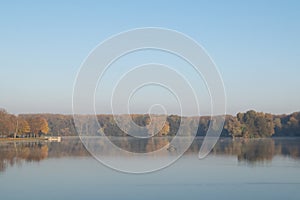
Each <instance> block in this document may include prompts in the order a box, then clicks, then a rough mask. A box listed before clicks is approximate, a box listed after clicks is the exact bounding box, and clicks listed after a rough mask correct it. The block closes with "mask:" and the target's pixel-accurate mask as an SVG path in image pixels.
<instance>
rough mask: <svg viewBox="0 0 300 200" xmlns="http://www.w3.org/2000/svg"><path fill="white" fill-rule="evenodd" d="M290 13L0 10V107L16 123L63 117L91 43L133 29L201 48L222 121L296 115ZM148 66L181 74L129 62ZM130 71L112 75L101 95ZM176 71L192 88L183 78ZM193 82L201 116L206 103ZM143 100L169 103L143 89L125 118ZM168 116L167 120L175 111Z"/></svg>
mask: <svg viewBox="0 0 300 200" xmlns="http://www.w3.org/2000/svg"><path fill="white" fill-rule="evenodd" d="M299 10H300V3H299V1H55V0H54V1H48V2H46V3H44V2H41V1H31V0H28V1H14V0H12V1H1V3H0V28H1V31H0V96H1V98H0V107H2V108H5V109H6V110H7V111H9V112H11V113H15V114H19V113H63V114H70V113H72V92H73V86H74V82H75V79H76V75H77V73H78V71H79V69H80V66H81V64H82V62H83V61H84V60H85V58H86V57H87V56H88V55H89V53H90V52H91V51H92V50H93V49H94V48H95V47H96V46H97V45H98V44H99V43H100V42H102V41H104V40H105V39H107V38H108V37H110V36H112V35H115V34H118V33H119V32H123V31H126V30H130V29H134V28H142V27H162V28H168V29H172V30H176V31H179V32H182V33H184V34H186V35H188V36H190V37H191V38H193V39H194V40H195V41H197V42H198V43H199V44H201V45H202V46H203V47H204V48H205V50H206V51H207V52H208V54H209V55H210V57H211V58H212V59H213V61H214V62H215V64H216V65H217V67H218V69H219V71H220V74H221V76H222V79H223V82H224V86H225V89H226V96H227V113H229V114H236V113H237V112H244V111H246V110H249V109H254V110H257V111H263V112H271V113H275V114H279V113H291V112H294V111H300V93H299V89H300V78H299V74H300V37H299V35H300V12H299ZM138 58H139V59H138ZM150 58H155V59H157V60H160V59H161V60H164V61H166V62H169V63H170V64H174V65H175V68H176V69H179V68H180V67H182V66H183V65H182V66H180V65H179V63H180V62H179V61H178V62H176V58H174V61H170V60H168V58H169V57H168V55H162V56H161V57H160V56H159V55H157V52H150V53H149V52H144V54H137V55H135V56H132V57H131V61H133V60H139V61H143V59H144V61H150V60H151V59H150ZM131 61H128V60H127V61H126V59H125V60H124V61H123V63H122V62H121V63H122V64H120V65H119V66H118V65H116V66H115V67H114V68H112V69H111V72H110V74H111V75H109V73H108V75H107V79H104V80H107V81H106V83H103V84H104V86H103V87H104V90H105V87H106V86H105V84H106V85H109V84H111V83H112V82H113V81H111V82H110V81H109V80H110V78H111V77H114V75H115V76H116V74H119V75H118V76H120V75H121V72H122V70H121V66H122V65H125V64H127V65H128V64H130V63H131ZM183 71H184V72H185V73H186V74H187V77H188V79H193V73H192V72H190V71H189V70H183ZM116 77H117V76H116ZM194 78H195V77H194ZM198 81H199V88H196V90H198V94H199V95H198V97H199V98H200V99H201V100H202V102H205V103H204V104H203V105H202V104H201V107H202V108H201V109H202V110H203V113H204V114H205V113H207V112H209V111H208V107H206V106H205V105H206V104H207V103H208V102H209V98H208V96H207V94H208V93H207V91H205V87H204V86H203V82H201V80H198ZM195 84H197V82H195ZM99 88H101V87H99ZM109 88H110V86H107V87H106V92H108V93H109V92H110V91H111V90H109ZM147 91H148V92H149V93H147ZM102 92H103V91H102ZM105 94H106V93H105V92H104V93H101V91H100V90H99V91H98V95H96V96H97V98H96V99H99V100H97V103H96V104H97V105H98V104H99V105H104V104H102V103H103V102H105V100H103V98H104V97H105ZM147 94H148V95H150V96H155V95H157V97H158V101H159V98H161V100H166V99H169V98H170V99H171V96H172V95H171V96H170V95H169V96H168V94H167V93H166V92H162V91H161V88H160V89H157V90H155V89H154V88H148V90H147V89H146V90H145V91H143V92H140V93H136V95H135V96H136V100H135V101H136V102H135V103H134V105H137V106H136V108H134V109H133V112H137V113H138V112H145V111H147V109H148V107H147V109H145V106H149V101H148V100H149V99H151V98H149V96H148V97H147ZM160 94H161V95H160ZM166 95H167V96H166ZM103 96H104V97H103ZM145 96H146V97H147V98H146V97H145ZM102 97H103V98H102ZM143 97H145V98H143ZM120 101H121V100H120ZM151 102H152V101H151ZM172 102H175V101H174V99H173V100H170V102H168V101H166V102H164V103H166V104H168V105H171V104H172ZM153 103H155V102H153ZM170 109H171V111H170V112H171V113H172V112H176V106H175V105H174V107H173V108H172V106H170ZM172 109H173V110H172ZM102 111H103V112H106V110H102Z"/></svg>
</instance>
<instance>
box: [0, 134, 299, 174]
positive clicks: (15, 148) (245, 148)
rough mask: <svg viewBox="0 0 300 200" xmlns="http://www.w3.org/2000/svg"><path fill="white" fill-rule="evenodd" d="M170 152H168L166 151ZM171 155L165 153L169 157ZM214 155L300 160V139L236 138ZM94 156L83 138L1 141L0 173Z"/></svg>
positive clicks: (147, 142) (129, 145)
mask: <svg viewBox="0 0 300 200" xmlns="http://www.w3.org/2000/svg"><path fill="white" fill-rule="evenodd" d="M111 140H113V143H114V144H117V145H118V146H119V147H120V148H123V149H126V150H127V151H131V152H136V153H145V152H152V151H154V150H157V149H161V148H163V147H166V146H168V145H169V142H170V140H171V138H168V137H157V138H149V139H143V140H142V142H141V141H138V140H134V139H132V138H131V137H115V138H112V139H111ZM93 141H94V142H95V145H98V146H99V149H100V150H101V152H102V153H103V154H105V155H108V156H115V155H116V152H113V151H111V150H110V149H109V148H107V146H106V145H107V144H105V143H104V142H103V139H101V138H96V139H95V138H94V139H93ZM202 142H203V138H196V139H195V140H194V141H193V143H192V145H191V146H190V148H189V149H188V150H187V151H186V153H185V155H187V154H195V155H197V154H198V152H199V149H200V147H201V144H202ZM166 151H167V150H166ZM168 155H169V154H162V156H168ZM211 155H217V156H236V157H237V160H238V161H239V162H246V163H250V164H255V163H261V162H271V161H272V159H273V158H274V157H275V156H282V157H289V158H293V159H296V160H298V159H300V139H298V138H266V139H236V140H232V139H229V138H220V139H219V141H218V143H217V144H216V145H215V147H214V149H213V151H212V152H211ZM80 156H81V157H87V156H90V154H89V153H88V151H87V150H86V149H85V147H84V145H83V144H82V143H81V141H80V139H79V138H64V139H63V140H62V142H44V141H35V142H32V141H31V142H25V141H23V142H13V141H10V142H8V141H2V142H0V172H1V171H5V170H6V169H7V168H8V167H10V166H14V165H22V164H23V163H26V162H40V161H41V160H44V159H47V158H60V157H80Z"/></svg>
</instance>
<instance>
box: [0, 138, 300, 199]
mask: <svg viewBox="0 0 300 200" xmlns="http://www.w3.org/2000/svg"><path fill="white" fill-rule="evenodd" d="M114 143H116V144H118V145H119V146H121V147H126V148H127V150H130V151H134V152H147V151H151V150H153V149H159V148H161V147H162V146H164V145H167V144H168V138H158V139H154V140H153V139H152V140H149V141H143V143H139V144H137V143H135V142H134V141H131V139H128V138H126V139H124V138H123V139H118V138H115V139H114ZM201 143H202V139H201V138H200V139H199V138H198V139H197V140H195V142H194V143H193V144H192V146H191V147H190V148H189V149H188V151H187V152H186V153H185V155H184V156H183V157H181V158H180V159H179V160H178V161H177V162H175V163H174V164H173V165H171V166H170V167H167V168H165V169H163V170H160V171H157V172H154V173H148V174H139V175H137V174H126V173H120V172H117V171H115V170H112V169H110V168H108V167H105V166H103V165H102V164H100V163H99V162H98V161H96V160H95V159H94V158H93V157H91V156H90V155H89V153H88V152H87V151H86V150H85V148H84V146H83V145H82V144H81V141H80V140H79V139H76V138H73V139H72V138H71V139H70V138H69V139H63V140H62V142H60V143H56V142H52V143H46V142H0V193H1V194H0V195H1V199H4V200H7V199H162V198H166V199H192V198H195V199H251V200H253V199H275V200H276V199H283V198H284V199H289V200H290V199H297V200H299V199H300V139H297V138H280V139H255V140H235V141H233V140H231V139H220V140H219V142H218V143H217V145H216V146H215V148H214V149H213V151H212V152H211V154H210V155H209V156H208V157H206V158H205V159H203V160H199V159H198V157H197V155H198V151H199V148H200V145H201ZM102 150H103V153H104V154H106V155H107V156H111V157H116V156H118V155H115V154H114V152H110V151H108V150H106V149H105V146H104V147H103V148H102ZM165 156H167V155H162V156H161V159H164V158H165ZM133 164H134V163H133Z"/></svg>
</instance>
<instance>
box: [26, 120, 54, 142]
mask: <svg viewBox="0 0 300 200" xmlns="http://www.w3.org/2000/svg"><path fill="white" fill-rule="evenodd" d="M26 120H27V121H28V124H29V126H30V129H31V132H32V133H33V135H34V137H36V136H37V135H40V134H41V133H44V134H47V133H48V132H49V127H48V122H47V120H46V119H45V118H43V117H40V116H36V117H28V118H27V119H26Z"/></svg>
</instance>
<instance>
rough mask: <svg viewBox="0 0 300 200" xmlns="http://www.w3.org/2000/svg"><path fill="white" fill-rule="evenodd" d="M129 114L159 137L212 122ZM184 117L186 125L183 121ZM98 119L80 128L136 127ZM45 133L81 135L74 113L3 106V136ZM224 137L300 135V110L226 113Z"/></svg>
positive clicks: (113, 130) (112, 131) (201, 130)
mask: <svg viewBox="0 0 300 200" xmlns="http://www.w3.org/2000/svg"><path fill="white" fill-rule="evenodd" d="M130 117H131V119H132V120H133V121H134V123H135V124H136V125H138V126H140V127H146V129H145V132H144V133H143V134H145V135H156V136H175V135H176V134H177V131H178V129H179V127H180V126H181V127H183V130H184V131H186V132H189V131H190V130H193V128H195V127H196V128H197V136H205V134H206V132H207V130H208V128H209V126H210V123H212V120H211V118H210V117H208V116H202V117H200V118H199V123H196V121H197V120H198V117H181V116H178V115H170V116H161V115H157V116H155V117H153V116H152V118H150V116H149V115H147V114H144V115H143V114H134V115H131V116H130ZM90 118H91V116H89V115H82V116H81V117H80V119H81V120H83V121H87V122H88V121H90V120H89V119H90ZM125 119H127V118H124V120H125ZM164 119H166V121H165V123H163V124H162V123H161V120H164ZM183 119H184V124H181V122H182V121H183ZM97 120H98V123H99V125H100V127H101V128H100V129H99V125H98V124H88V125H89V126H88V127H87V126H85V127H81V128H80V129H88V130H89V131H91V132H95V133H96V132H97V134H100V135H101V134H105V135H107V136H127V133H126V131H129V132H130V131H134V129H135V127H136V126H132V125H130V123H128V126H127V127H125V128H126V130H125V132H124V130H121V129H120V127H119V126H118V124H117V123H116V121H115V118H114V116H113V115H97ZM125 124H126V123H125ZM149 124H152V126H149ZM147 128H148V129H147ZM77 130H78V127H77ZM43 134H51V135H54V136H57V135H59V136H76V135H78V133H77V131H76V128H75V124H74V120H73V116H72V115H61V114H21V115H18V116H16V115H13V114H10V113H8V112H7V111H6V110H4V109H1V110H0V137H38V136H41V135H43ZM221 136H223V137H243V138H261V137H271V136H281V137H285V136H300V112H295V113H292V114H288V115H273V114H270V113H263V112H256V111H254V110H250V111H247V112H245V113H238V114H237V115H236V116H232V115H226V116H225V124H224V128H223V131H222V133H221Z"/></svg>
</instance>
